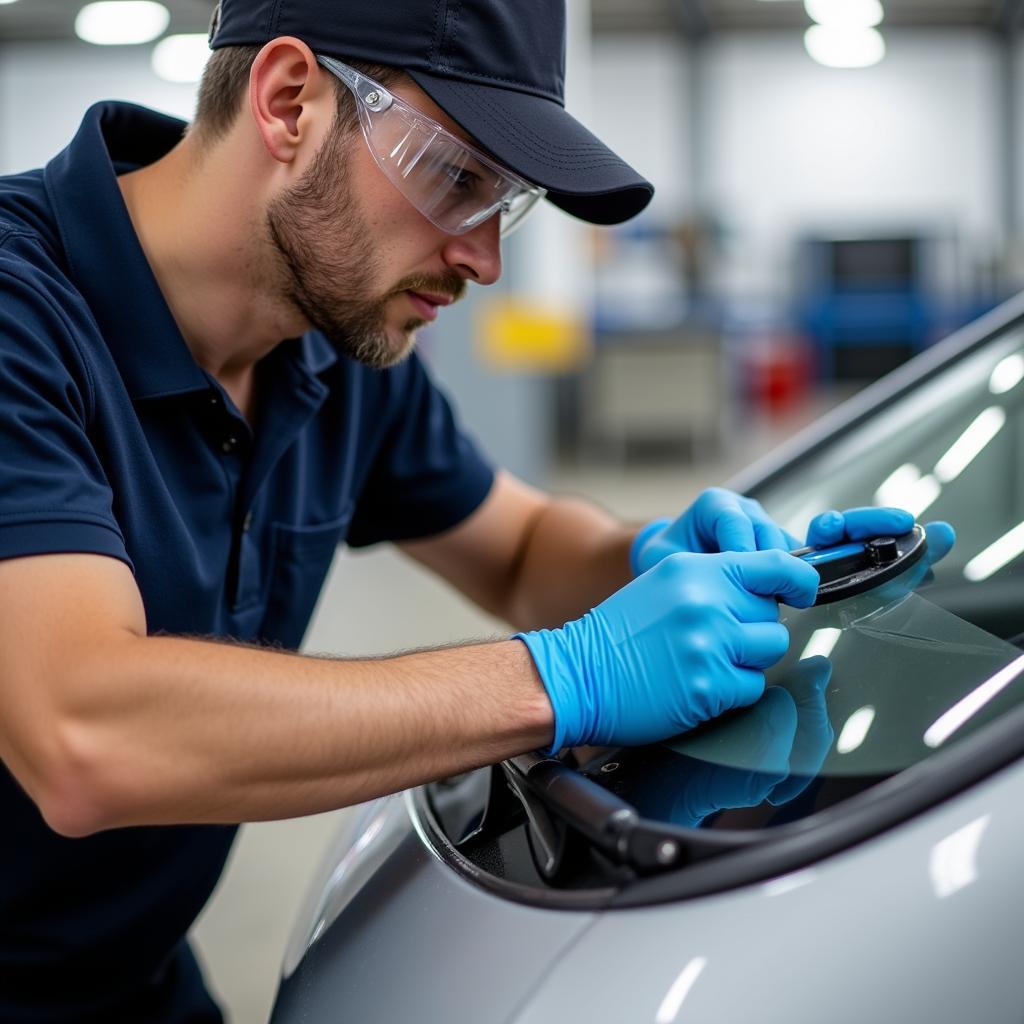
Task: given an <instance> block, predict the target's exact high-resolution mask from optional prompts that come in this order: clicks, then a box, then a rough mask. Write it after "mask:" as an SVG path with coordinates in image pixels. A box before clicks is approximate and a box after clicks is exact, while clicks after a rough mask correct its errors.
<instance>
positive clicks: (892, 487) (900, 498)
mask: <svg viewBox="0 0 1024 1024" xmlns="http://www.w3.org/2000/svg"><path fill="white" fill-rule="evenodd" d="M941 491H942V484H940V483H939V481H938V480H936V479H935V477H934V476H932V475H931V473H928V474H927V475H926V476H921V470H920V469H918V468H917V466H915V465H914V464H913V463H910V462H908V463H905V464H904V465H902V466H900V467H899V469H895V470H893V472H892V473H890V474H889V476H888V477H886V479H885V480H884V481H883V482H882V484H881V485H880V486H879V488H878V490H877V491H875V504H876V505H891V506H892V507H893V508H905V509H906V510H907V511H908V512H909V513H910V514H911V515H913V516H914V518H915V519H916V518H917V517H918V516H919V515H921V513H922V512H924V511H925V509H927V508H929V507H930V506H931V505H933V504H934V502H935V499H936V498H938V496H939V493H940V492H941Z"/></svg>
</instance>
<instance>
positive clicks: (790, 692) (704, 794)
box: [655, 656, 835, 828]
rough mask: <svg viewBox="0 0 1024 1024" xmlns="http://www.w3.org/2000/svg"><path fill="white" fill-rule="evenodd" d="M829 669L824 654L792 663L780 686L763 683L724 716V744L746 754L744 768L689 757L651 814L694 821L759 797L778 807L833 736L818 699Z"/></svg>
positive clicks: (798, 789)
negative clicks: (733, 714)
mask: <svg viewBox="0 0 1024 1024" xmlns="http://www.w3.org/2000/svg"><path fill="white" fill-rule="evenodd" d="M831 675H832V665H831V663H830V662H829V660H828V659H827V658H822V657H820V656H815V657H812V658H805V659H804V660H803V661H799V662H797V664H796V665H795V666H794V667H793V670H792V673H791V674H790V675H789V677H788V679H787V688H784V687H781V686H769V687H768V689H767V690H765V693H764V696H763V697H762V698H761V700H759V701H758V702H757V704H756V705H755V706H754V707H752V708H751V709H750V710H749V711H748V712H746V713H745V714H744V715H743V716H742V718H741V719H737V720H736V721H734V722H730V723H729V726H728V728H729V729H730V730H736V732H737V733H738V735H730V737H729V740H728V743H729V745H730V747H736V746H737V745H740V746H741V748H742V749H743V750H744V752H745V753H746V754H748V755H749V767H744V768H738V767H735V766H733V765H725V764H713V763H711V762H709V761H697V762H696V763H695V764H693V765H692V767H691V766H688V769H687V772H686V775H685V777H684V778H683V779H682V785H681V786H680V787H679V788H677V789H675V791H674V792H672V793H671V803H670V805H669V806H668V807H666V808H664V810H663V811H662V812H661V814H656V815H655V816H656V817H660V816H664V817H665V818H666V819H667V820H668V821H671V822H673V823H675V824H676V825H684V826H686V827H689V828H697V827H699V826H700V825H701V824H702V823H703V821H704V819H705V818H706V817H708V815H710V814H714V813H716V812H717V811H722V810H727V809H730V808H735V807H756V806H757V805H758V804H760V803H763V802H764V801H765V800H767V801H768V802H769V803H772V804H774V805H775V806H776V807H779V806H781V805H782V804H785V803H788V802H789V801H790V800H793V799H794V798H795V797H797V796H799V794H800V793H802V792H803V791H804V790H805V789H806V788H807V786H808V785H809V784H810V783H811V781H812V780H813V779H814V778H815V776H816V775H817V774H818V772H819V771H820V770H821V766H822V763H823V762H824V760H825V756H826V755H827V754H828V752H829V750H830V749H831V747H832V741H833V739H834V738H835V733H834V732H833V730H832V724H831V722H830V721H829V717H828V709H827V708H826V706H825V687H826V686H827V685H828V681H829V679H830V678H831Z"/></svg>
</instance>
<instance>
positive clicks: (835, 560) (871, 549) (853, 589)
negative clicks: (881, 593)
mask: <svg viewBox="0 0 1024 1024" xmlns="http://www.w3.org/2000/svg"><path fill="white" fill-rule="evenodd" d="M927 549H928V541H927V539H926V536H925V532H924V527H923V526H920V525H918V524H915V525H914V528H913V529H912V530H911V531H910V532H909V533H904V534H903V535H902V536H899V537H872V538H871V539H870V540H864V541H847V542H845V543H843V544H835V545H832V546H831V547H821V548H815V547H807V548H798V549H797V550H796V551H791V552H790V554H792V555H796V557H797V558H802V559H803V560H804V561H805V562H807V563H808V565H811V566H813V567H814V568H815V570H816V571H817V573H818V575H819V576H820V577H821V584H820V585H819V586H818V596H817V598H816V599H815V601H814V603H815V604H816V605H821V604H831V603H832V602H833V601H842V600H843V599H844V598H847V597H853V596H854V595H855V594H863V593H864V592H865V591H868V590H873V589H874V588H875V587H878V586H881V585H882V584H883V583H887V582H888V581H889V580H892V579H895V578H896V577H897V576H899V575H901V574H902V573H904V572H906V571H907V569H909V568H910V567H911V566H912V565H914V564H915V563H916V562H919V561H920V560H921V558H922V556H923V555H924V553H925V551H927Z"/></svg>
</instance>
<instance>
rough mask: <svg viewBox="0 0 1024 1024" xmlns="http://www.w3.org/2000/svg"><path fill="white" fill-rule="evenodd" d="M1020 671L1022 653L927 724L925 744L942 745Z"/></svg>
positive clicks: (1023, 667)
mask: <svg viewBox="0 0 1024 1024" xmlns="http://www.w3.org/2000/svg"><path fill="white" fill-rule="evenodd" d="M1021 672H1024V655H1021V656H1020V657H1019V658H1016V659H1014V660H1013V661H1011V662H1010V664H1009V665H1007V666H1006V667H1005V668H1001V669H1000V670H999V671H998V672H997V673H996V674H995V675H994V676H992V677H991V678H990V679H986V680H985V682H983V683H982V684H981V686H979V687H978V688H977V689H975V690H971V692H970V693H969V694H967V696H966V697H964V698H962V699H961V700H958V701H957V702H956V703H955V704H954V705H953V706H952V707H951V708H950V709H949V710H948V711H946V712H945V713H944V714H943V715H941V716H940V717H939V718H937V719H936V720H935V722H934V723H933V724H932V725H930V726H928V729H927V731H926V732H925V734H924V742H925V744H926V745H927V746H929V747H932V748H935V747H939V746H942V744H943V743H945V742H946V740H948V739H949V737H950V736H952V735H953V733H955V732H956V731H957V729H959V728H960V727H961V726H962V725H963V724H964V723H965V722H967V721H969V720H970V719H971V718H973V717H974V716H975V715H976V714H977V713H978V712H979V711H980V710H981V709H982V708H983V707H984V706H985V705H986V704H988V702H989V701H991V700H994V699H995V698H996V697H998V696H999V694H1000V693H1002V692H1003V690H1005V689H1006V688H1007V687H1008V686H1009V685H1010V683H1012V682H1013V681H1014V680H1015V679H1016V678H1017V677H1018V676H1019V675H1020V674H1021Z"/></svg>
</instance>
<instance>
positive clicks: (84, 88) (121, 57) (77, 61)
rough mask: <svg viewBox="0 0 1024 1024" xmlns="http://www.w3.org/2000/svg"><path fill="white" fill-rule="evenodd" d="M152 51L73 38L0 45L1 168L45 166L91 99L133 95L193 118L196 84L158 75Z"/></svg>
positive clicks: (6, 170)
mask: <svg viewBox="0 0 1024 1024" xmlns="http://www.w3.org/2000/svg"><path fill="white" fill-rule="evenodd" d="M150 49H151V48H150V47H149V46H111V47H102V48H100V47H96V46H89V45H87V44H85V43H72V42H69V43H22V44H18V45H14V44H5V45H3V46H0V174H8V173H11V172H12V171H23V170H27V169H29V168H31V167H40V166H42V165H43V164H45V163H46V162H47V161H48V160H49V159H50V158H51V157H53V156H54V155H55V154H57V153H58V152H60V150H62V149H63V148H64V147H65V146H66V145H67V144H68V142H69V141H70V140H71V137H72V136H73V135H74V134H75V131H76V130H77V129H78V125H79V123H80V122H81V120H82V114H83V113H85V111H86V110H87V109H88V108H89V106H90V105H91V104H93V103H95V102H96V101H97V100H103V99H119V100H131V101H132V102H135V103H142V104H144V105H146V106H149V107H154V108H155V109H157V110H162V111H164V112H166V113H169V114H174V115H176V116H178V117H181V118H184V119H186V120H187V119H189V118H191V117H192V112H193V109H194V106H195V86H193V85H174V84H172V83H170V82H164V81H163V80H161V79H159V78H157V76H156V75H155V74H153V72H152V71H151V70H150V66H149V53H150Z"/></svg>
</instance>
